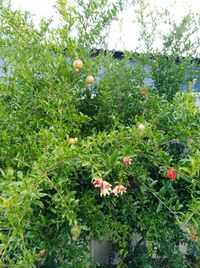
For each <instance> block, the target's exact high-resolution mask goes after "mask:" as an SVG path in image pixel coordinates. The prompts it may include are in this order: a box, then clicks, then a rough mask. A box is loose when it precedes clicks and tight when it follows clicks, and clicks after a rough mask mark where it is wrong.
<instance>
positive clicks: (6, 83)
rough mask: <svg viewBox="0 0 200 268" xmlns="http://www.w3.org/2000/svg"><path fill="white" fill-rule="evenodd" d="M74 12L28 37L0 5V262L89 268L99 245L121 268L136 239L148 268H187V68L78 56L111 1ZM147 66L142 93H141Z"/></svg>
mask: <svg viewBox="0 0 200 268" xmlns="http://www.w3.org/2000/svg"><path fill="white" fill-rule="evenodd" d="M77 3H78V4H77V5H79V9H80V10H79V9H78V8H77V9H76V7H73V6H71V7H70V8H69V7H66V5H67V4H66V2H65V1H61V0H60V1H58V3H57V11H58V13H59V14H60V18H61V24H60V26H59V27H58V28H56V29H54V28H52V27H51V24H50V21H49V22H46V21H41V24H40V27H39V29H35V27H34V25H33V22H32V19H31V17H30V14H28V13H25V14H22V13H20V12H13V11H11V9H10V7H9V5H7V4H3V3H2V1H1V10H0V22H1V23H0V31H1V36H0V58H1V60H2V66H1V80H0V98H1V105H0V118H1V124H0V129H1V130H0V133H1V139H0V140H1V146H0V160H1V161H0V171H1V173H0V174H1V176H0V192H1V196H0V231H1V233H0V263H1V265H8V267H9V265H19V266H24V267H25V266H26V267H75V265H76V266H77V267H83V268H85V267H97V264H96V263H95V261H94V260H93V259H92V257H91V256H90V254H89V243H90V241H91V239H96V240H102V239H105V238H109V239H111V240H112V241H113V243H115V245H116V251H117V252H118V254H119V257H120V263H119V264H118V267H128V266H130V265H131V259H129V260H128V257H130V256H129V255H131V254H132V253H131V251H130V243H131V241H132V240H134V233H135V232H137V233H139V234H140V235H141V237H142V239H143V240H145V241H148V246H147V254H146V255H145V256H148V257H150V256H154V255H158V256H159V260H160V263H161V264H157V266H156V267H173V268H179V267H194V265H198V263H197V262H198V258H199V257H198V256H199V252H198V250H199V222H200V213H199V205H200V199H199V193H200V187H199V186H200V181H199V175H200V151H199V146H200V136H199V133H200V110H199V108H198V107H196V102H195V97H194V95H193V94H192V87H193V84H194V82H192V79H193V78H191V77H190V76H187V77H188V78H187V79H188V81H186V80H185V79H186V78H185V77H186V73H187V72H188V70H186V69H185V68H184V67H185V66H186V65H184V64H185V63H186V62H187V65H188V64H190V63H191V58H190V57H189V56H187V57H186V58H185V59H184V61H183V62H181V63H180V65H176V64H175V61H174V59H175V58H174V56H170V55H169V57H164V56H162V55H161V54H160V53H155V54H154V56H153V57H152V55H151V56H150V54H149V53H141V54H140V55H135V54H131V53H125V54H124V57H123V58H122V59H121V60H120V61H118V60H116V59H115V58H113V55H112V53H109V52H100V53H99V54H98V55H96V56H95V57H89V56H90V55H91V49H92V48H93V47H95V46H102V47H103V43H102V40H101V37H102V35H100V33H101V30H102V29H104V27H105V26H106V25H108V24H109V23H110V21H111V20H112V19H114V18H115V16H116V14H117V13H118V11H119V10H120V8H121V7H122V3H121V1H119V2H117V3H116V5H114V6H108V4H107V2H106V1H103V0H102V1H99V3H98V5H97V3H96V1H91V2H90V3H89V4H86V3H84V2H83V1H77ZM78 10H79V11H78ZM88 23H90V27H88ZM74 27H76V28H77V31H78V33H77V37H76V38H74V37H73V35H71V31H73V29H74ZM168 39H169V38H168ZM162 60H163V61H164V62H165V65H164V67H163V68H160V67H158V66H162ZM133 63H134V64H133ZM159 64H160V65H159ZM191 64H192V65H194V64H196V63H194V62H193V63H191ZM147 65H149V66H152V69H151V71H150V75H151V78H152V80H153V82H154V85H147V84H145V83H144V80H145V78H146V77H147V72H146V71H145V66H147ZM156 68H157V69H156ZM172 74H173V76H172ZM183 81H185V83H186V84H188V85H189V87H188V90H187V91H185V92H183V91H180V87H179V86H180V84H179V82H180V83H181V82H183ZM177 85H178V86H177ZM168 90H169V91H168ZM179 243H185V244H186V245H187V253H186V254H185V255H184V254H182V253H180V251H179V250H178V247H179ZM191 256H192V257H191ZM134 258H135V257H134ZM134 258H133V260H134V261H135V262H136V260H137V258H135V259H134ZM191 258H192V260H193V261H191ZM144 261H145V258H144V257H142V259H140V261H139V262H137V265H138V266H137V267H149V266H148V265H149V263H146V264H145V263H144ZM149 262H150V260H149ZM132 265H133V264H132ZM135 265H136V264H135ZM152 265H153V264H152ZM159 265H161V266H159ZM130 267H136V266H130ZM151 267H154V266H151Z"/></svg>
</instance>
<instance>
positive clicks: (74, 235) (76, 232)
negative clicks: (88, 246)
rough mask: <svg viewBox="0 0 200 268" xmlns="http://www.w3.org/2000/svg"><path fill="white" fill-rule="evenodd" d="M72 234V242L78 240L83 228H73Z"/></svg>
mask: <svg viewBox="0 0 200 268" xmlns="http://www.w3.org/2000/svg"><path fill="white" fill-rule="evenodd" d="M70 233H71V235H72V240H77V239H78V238H79V236H80V234H81V227H80V226H78V225H74V226H72V228H71V230H70Z"/></svg>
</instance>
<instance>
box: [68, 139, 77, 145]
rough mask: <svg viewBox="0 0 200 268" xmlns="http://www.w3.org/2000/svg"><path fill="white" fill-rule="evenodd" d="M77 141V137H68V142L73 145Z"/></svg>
mask: <svg viewBox="0 0 200 268" xmlns="http://www.w3.org/2000/svg"><path fill="white" fill-rule="evenodd" d="M77 142H78V139H77V138H70V139H69V144H70V145H74V144H76V143H77Z"/></svg>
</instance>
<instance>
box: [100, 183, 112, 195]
mask: <svg viewBox="0 0 200 268" xmlns="http://www.w3.org/2000/svg"><path fill="white" fill-rule="evenodd" d="M111 186H112V185H111V184H110V183H108V182H107V181H104V180H103V182H102V184H101V186H100V190H101V194H100V196H102V195H103V196H106V195H110V192H111V191H112V189H111Z"/></svg>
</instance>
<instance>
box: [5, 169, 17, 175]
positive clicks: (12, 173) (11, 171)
mask: <svg viewBox="0 0 200 268" xmlns="http://www.w3.org/2000/svg"><path fill="white" fill-rule="evenodd" d="M4 171H5V173H6V175H8V176H13V175H14V173H15V170H14V168H12V167H7V168H5V170H4Z"/></svg>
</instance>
